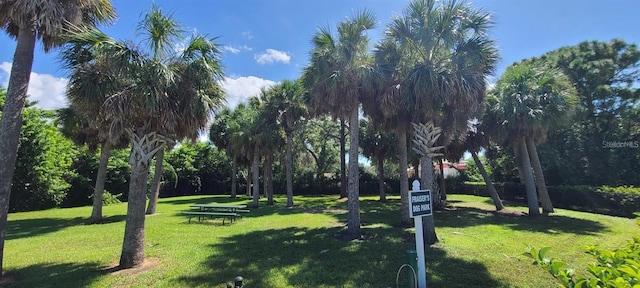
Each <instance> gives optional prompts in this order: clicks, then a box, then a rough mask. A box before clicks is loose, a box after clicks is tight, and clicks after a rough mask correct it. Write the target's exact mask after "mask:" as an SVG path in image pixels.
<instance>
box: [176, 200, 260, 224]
mask: <svg viewBox="0 0 640 288" xmlns="http://www.w3.org/2000/svg"><path fill="white" fill-rule="evenodd" d="M191 208H197V209H198V211H185V212H182V213H183V214H185V215H188V216H189V222H191V217H198V221H202V220H204V218H205V217H208V218H222V224H223V225H224V223H225V221H224V220H225V219H227V218H228V219H229V220H230V221H231V222H232V223H233V222H235V220H236V218H238V217H242V214H240V213H247V212H249V210H247V209H244V208H247V205H228V204H193V205H191Z"/></svg>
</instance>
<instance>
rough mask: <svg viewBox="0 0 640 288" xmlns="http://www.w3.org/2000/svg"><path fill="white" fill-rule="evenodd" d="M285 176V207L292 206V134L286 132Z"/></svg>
mask: <svg viewBox="0 0 640 288" xmlns="http://www.w3.org/2000/svg"><path fill="white" fill-rule="evenodd" d="M286 136H287V151H286V156H285V157H286V160H285V162H286V163H285V169H286V171H285V173H286V175H285V177H286V178H287V207H293V135H292V133H287V135H286Z"/></svg>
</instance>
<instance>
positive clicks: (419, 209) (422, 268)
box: [409, 180, 432, 288]
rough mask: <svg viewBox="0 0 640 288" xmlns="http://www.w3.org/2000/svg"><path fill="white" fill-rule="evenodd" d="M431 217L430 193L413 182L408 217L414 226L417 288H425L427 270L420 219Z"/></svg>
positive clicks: (418, 183) (415, 181)
mask: <svg viewBox="0 0 640 288" xmlns="http://www.w3.org/2000/svg"><path fill="white" fill-rule="evenodd" d="M429 215H432V210H431V191H430V190H420V181H418V180H414V181H413V188H412V190H411V191H409V216H410V217H411V218H413V220H414V225H415V226H416V254H418V272H417V273H418V275H417V276H418V287H419V288H426V287H427V268H426V265H425V259H424V239H423V238H424V233H423V231H422V217H423V216H429Z"/></svg>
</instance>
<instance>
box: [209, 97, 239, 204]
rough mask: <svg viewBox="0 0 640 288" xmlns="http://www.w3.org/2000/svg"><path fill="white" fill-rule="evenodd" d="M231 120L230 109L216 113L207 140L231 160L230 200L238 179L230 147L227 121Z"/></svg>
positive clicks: (235, 193)
mask: <svg viewBox="0 0 640 288" xmlns="http://www.w3.org/2000/svg"><path fill="white" fill-rule="evenodd" d="M230 120H231V109H229V108H227V107H225V108H223V109H222V110H221V111H220V112H219V113H216V115H215V119H214V121H213V122H212V123H211V126H210V128H209V140H210V141H211V142H212V143H213V144H214V145H215V146H216V148H218V149H219V150H224V151H225V152H226V153H227V156H229V157H230V158H231V198H236V195H237V186H238V185H237V179H238V156H237V154H238V153H236V152H235V151H234V150H233V146H231V142H230V141H231V140H230V136H231V135H230V130H229V121H230Z"/></svg>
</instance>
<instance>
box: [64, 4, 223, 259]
mask: <svg viewBox="0 0 640 288" xmlns="http://www.w3.org/2000/svg"><path fill="white" fill-rule="evenodd" d="M154 25H169V26H172V25H174V21H173V19H172V18H171V16H170V15H166V14H163V13H162V11H160V10H159V9H158V8H157V7H152V9H151V11H149V12H148V13H147V15H146V16H145V18H144V19H143V20H142V21H141V22H140V26H139V28H140V33H141V35H142V36H143V37H147V38H146V39H145V41H146V43H147V44H149V49H150V50H151V52H152V57H148V56H146V55H147V54H146V53H145V51H144V50H139V48H138V47H132V46H131V45H130V44H128V43H126V42H121V41H116V40H114V39H112V38H110V37H109V36H107V35H105V34H104V33H102V32H101V31H99V30H97V29H92V28H77V29H75V30H73V31H71V33H70V34H69V36H68V41H69V42H70V43H71V45H76V46H79V47H82V48H83V49H85V51H88V52H90V53H91V57H88V61H86V62H81V63H77V64H75V69H74V72H73V73H79V74H82V73H83V72H84V71H86V70H87V69H89V70H90V69H91V68H95V69H99V67H96V66H99V65H101V64H104V65H109V66H111V67H113V68H112V69H109V70H108V71H110V72H111V73H110V74H109V75H108V76H109V77H110V78H109V81H106V82H104V83H99V84H101V85H103V86H101V87H100V88H102V89H103V90H102V91H98V93H96V94H94V95H87V97H86V98H87V101H95V102H97V103H102V106H101V107H102V109H101V111H100V112H101V116H102V117H104V119H106V121H105V123H108V124H109V126H110V127H109V131H110V133H109V137H117V136H116V135H122V134H125V133H126V134H127V135H128V136H129V137H130V139H131V145H132V149H131V158H130V161H131V182H130V188H129V190H130V192H129V195H128V205H127V207H128V208H127V221H126V225H125V235H124V242H123V249H122V254H121V257H120V267H121V268H129V267H134V266H138V265H141V264H142V262H143V261H144V218H145V217H144V214H145V209H144V208H145V202H146V192H147V176H148V172H149V166H150V164H151V159H152V158H153V157H154V155H155V154H156V153H157V152H158V151H160V150H163V149H164V148H165V145H166V144H167V143H172V142H175V140H179V139H183V138H189V139H195V138H197V136H198V131H199V130H201V129H202V128H204V126H205V125H206V123H207V121H208V116H209V115H210V113H211V111H212V110H213V109H214V108H216V107H217V106H218V105H219V104H220V101H221V99H222V96H223V93H222V89H221V87H220V86H219V82H218V80H219V79H220V78H221V77H222V71H221V66H220V61H219V54H220V49H219V47H218V45H217V44H216V43H215V42H214V40H213V39H209V38H206V37H204V36H200V35H193V36H192V37H191V38H190V39H189V40H188V41H187V44H186V47H185V49H184V50H183V51H180V54H178V55H174V54H175V50H174V49H173V47H174V46H175V45H174V44H175V43H177V42H176V41H178V40H179V39H180V38H179V37H178V35H175V33H174V32H176V31H180V30H179V29H169V28H167V27H165V28H167V29H156V28H157V27H155V26H154ZM159 30H161V31H163V32H166V33H168V34H165V35H156V34H153V31H159ZM85 84H89V83H85ZM104 95H110V96H109V97H108V98H107V100H105V99H104ZM123 131H124V133H123Z"/></svg>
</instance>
